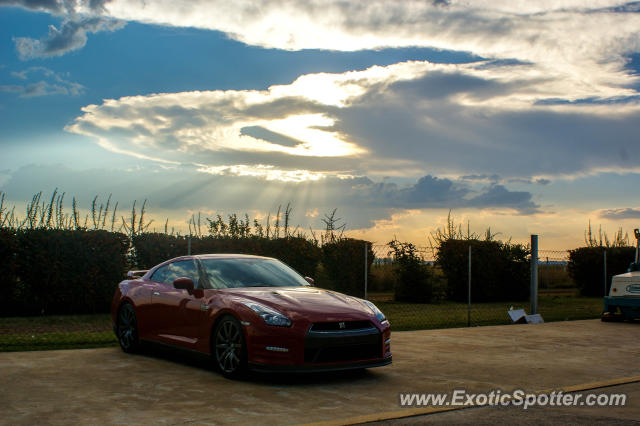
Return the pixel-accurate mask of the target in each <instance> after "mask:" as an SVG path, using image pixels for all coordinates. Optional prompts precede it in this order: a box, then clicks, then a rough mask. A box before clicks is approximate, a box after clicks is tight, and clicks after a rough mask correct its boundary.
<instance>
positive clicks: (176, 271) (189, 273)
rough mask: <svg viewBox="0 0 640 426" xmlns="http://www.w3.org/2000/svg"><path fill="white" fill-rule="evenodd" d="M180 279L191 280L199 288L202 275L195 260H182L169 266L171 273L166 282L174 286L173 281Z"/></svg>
mask: <svg viewBox="0 0 640 426" xmlns="http://www.w3.org/2000/svg"><path fill="white" fill-rule="evenodd" d="M154 275H155V274H154ZM180 277H186V278H191V280H192V281H193V283H194V284H195V286H196V287H198V281H199V278H200V274H198V268H197V267H196V264H195V262H194V261H193V260H181V261H179V262H173V263H171V264H169V273H168V274H167V275H166V277H165V279H164V282H165V283H167V284H169V285H173V280H175V279H176V278H180Z"/></svg>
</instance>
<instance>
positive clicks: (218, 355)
mask: <svg viewBox="0 0 640 426" xmlns="http://www.w3.org/2000/svg"><path fill="white" fill-rule="evenodd" d="M212 346H213V348H212V349H213V351H212V352H213V354H212V355H213V358H214V360H215V363H216V367H218V369H220V371H221V372H222V374H223V375H224V376H225V377H228V378H239V377H241V376H242V375H243V374H244V373H245V372H246V370H247V348H246V344H245V340H244V333H243V331H242V326H241V325H240V323H239V322H238V320H237V319H235V318H234V317H232V316H231V315H226V316H224V317H223V318H222V319H220V321H219V322H218V324H217V325H216V328H215V330H214V332H213V345H212Z"/></svg>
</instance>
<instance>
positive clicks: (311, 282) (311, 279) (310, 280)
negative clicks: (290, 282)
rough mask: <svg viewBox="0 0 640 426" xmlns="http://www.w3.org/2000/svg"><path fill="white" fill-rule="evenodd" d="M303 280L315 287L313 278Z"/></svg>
mask: <svg viewBox="0 0 640 426" xmlns="http://www.w3.org/2000/svg"><path fill="white" fill-rule="evenodd" d="M304 279H305V280H307V282H308V283H309V284H311V285H315V283H316V282H315V281H314V280H313V278H311V277H304Z"/></svg>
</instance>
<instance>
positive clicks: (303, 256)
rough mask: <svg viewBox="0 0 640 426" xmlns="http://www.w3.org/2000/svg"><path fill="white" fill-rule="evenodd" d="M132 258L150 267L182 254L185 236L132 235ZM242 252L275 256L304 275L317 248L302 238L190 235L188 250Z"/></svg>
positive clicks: (315, 257)
mask: <svg viewBox="0 0 640 426" xmlns="http://www.w3.org/2000/svg"><path fill="white" fill-rule="evenodd" d="M133 246H134V251H135V262H136V264H137V265H138V267H139V268H142V269H146V268H151V267H153V266H155V265H157V264H158V263H161V262H164V261H165V260H168V259H171V258H174V257H178V256H184V255H186V254H187V252H188V240H187V237H183V236H172V235H166V234H153V233H148V234H141V235H138V236H135V237H134V238H133ZM207 253H242V254H255V255H258V256H267V257H275V258H277V259H280V260H282V261H283V262H285V263H286V264H288V265H289V266H291V267H292V268H294V269H295V270H296V271H298V272H300V273H301V274H303V275H306V276H313V275H314V274H315V272H316V268H317V266H318V262H319V261H320V249H319V248H318V247H317V246H316V245H315V244H313V243H312V242H311V241H308V240H306V239H304V238H294V237H289V238H278V239H267V238H257V237H249V238H218V237H202V238H193V237H192V238H191V254H207Z"/></svg>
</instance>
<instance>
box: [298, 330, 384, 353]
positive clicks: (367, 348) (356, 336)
mask: <svg viewBox="0 0 640 426" xmlns="http://www.w3.org/2000/svg"><path fill="white" fill-rule="evenodd" d="M343 324H344V328H340V325H341V324H340V323H339V322H317V323H315V324H313V325H312V326H311V327H310V328H309V331H308V332H307V335H306V337H305V341H304V362H309V363H315V362H340V361H346V362H349V361H356V360H365V359H375V358H380V357H382V335H381V334H380V330H378V329H377V328H376V327H375V326H374V325H373V324H372V323H371V322H369V321H344V323H343Z"/></svg>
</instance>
